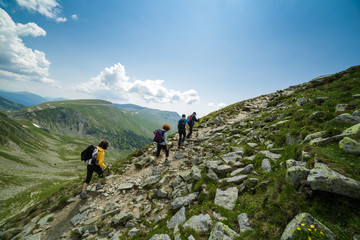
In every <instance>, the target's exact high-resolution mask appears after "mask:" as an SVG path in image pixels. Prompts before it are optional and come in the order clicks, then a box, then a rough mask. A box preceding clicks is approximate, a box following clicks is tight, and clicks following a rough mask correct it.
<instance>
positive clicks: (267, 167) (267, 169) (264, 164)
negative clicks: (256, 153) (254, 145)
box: [261, 158, 272, 172]
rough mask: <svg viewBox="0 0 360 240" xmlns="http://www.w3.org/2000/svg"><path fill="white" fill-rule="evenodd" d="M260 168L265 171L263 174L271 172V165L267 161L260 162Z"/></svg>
mask: <svg viewBox="0 0 360 240" xmlns="http://www.w3.org/2000/svg"><path fill="white" fill-rule="evenodd" d="M261 168H262V169H263V170H264V171H265V172H271V171H272V170H271V164H270V161H269V159H267V158H265V159H264V160H262V162H261Z"/></svg>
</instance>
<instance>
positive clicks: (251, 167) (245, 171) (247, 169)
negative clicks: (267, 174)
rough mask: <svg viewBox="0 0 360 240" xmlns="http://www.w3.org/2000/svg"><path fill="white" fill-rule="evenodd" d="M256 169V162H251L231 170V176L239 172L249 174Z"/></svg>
mask: <svg viewBox="0 0 360 240" xmlns="http://www.w3.org/2000/svg"><path fill="white" fill-rule="evenodd" d="M253 169H254V164H249V165H247V166H246V167H244V168H239V169H236V170H235V171H233V172H231V173H230V175H231V176H235V175H237V174H249V173H251V171H252V170H253Z"/></svg>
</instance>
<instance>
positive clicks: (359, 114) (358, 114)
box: [352, 109, 360, 117]
mask: <svg viewBox="0 0 360 240" xmlns="http://www.w3.org/2000/svg"><path fill="white" fill-rule="evenodd" d="M352 115H353V116H354V117H360V109H359V110H356V111H354V112H353V113H352Z"/></svg>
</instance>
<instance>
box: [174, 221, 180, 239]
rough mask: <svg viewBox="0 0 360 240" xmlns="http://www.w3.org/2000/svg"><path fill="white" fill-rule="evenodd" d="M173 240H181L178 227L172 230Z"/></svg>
mask: <svg viewBox="0 0 360 240" xmlns="http://www.w3.org/2000/svg"><path fill="white" fill-rule="evenodd" d="M174 240H181V233H180V230H179V226H178V225H176V226H175V228H174Z"/></svg>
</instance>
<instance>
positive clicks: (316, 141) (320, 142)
mask: <svg viewBox="0 0 360 240" xmlns="http://www.w3.org/2000/svg"><path fill="white" fill-rule="evenodd" d="M333 141H334V139H333V138H331V137H328V138H315V139H313V140H311V141H310V145H312V146H325V145H327V144H329V143H331V142H333Z"/></svg>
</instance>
